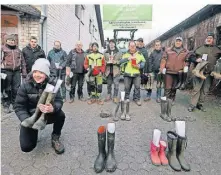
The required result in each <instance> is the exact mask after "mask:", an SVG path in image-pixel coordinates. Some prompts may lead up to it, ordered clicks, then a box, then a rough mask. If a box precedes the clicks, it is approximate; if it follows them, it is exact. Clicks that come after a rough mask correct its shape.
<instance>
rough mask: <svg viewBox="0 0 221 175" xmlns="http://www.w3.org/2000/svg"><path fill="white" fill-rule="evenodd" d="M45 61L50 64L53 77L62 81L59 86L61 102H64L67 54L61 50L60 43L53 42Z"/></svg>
mask: <svg viewBox="0 0 221 175" xmlns="http://www.w3.org/2000/svg"><path fill="white" fill-rule="evenodd" d="M47 59H48V60H49V62H50V64H51V69H52V70H54V71H55V76H56V77H58V78H59V79H61V80H63V83H62V85H61V91H62V98H63V102H66V88H65V75H66V72H65V69H66V62H67V53H66V52H65V51H64V50H63V49H62V48H61V42H60V41H55V42H54V48H53V49H52V50H50V51H49V53H48V57H47Z"/></svg>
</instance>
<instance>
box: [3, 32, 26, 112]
mask: <svg viewBox="0 0 221 175" xmlns="http://www.w3.org/2000/svg"><path fill="white" fill-rule="evenodd" d="M1 53H2V59H1V66H2V67H1V69H2V70H4V73H5V74H6V75H7V76H6V79H5V83H6V84H5V93H6V94H7V98H5V99H4V100H3V109H4V112H5V113H10V112H12V111H11V110H10V108H9V107H10V104H11V103H12V105H13V108H14V103H15V97H16V94H17V91H18V89H19V87H20V84H21V73H22V76H23V78H25V77H26V75H27V72H26V64H25V60H24V57H23V55H22V52H21V50H20V49H18V47H17V46H16V45H15V37H14V35H9V36H7V38H6V44H5V45H4V46H2V48H1ZM21 71H22V72H21Z"/></svg>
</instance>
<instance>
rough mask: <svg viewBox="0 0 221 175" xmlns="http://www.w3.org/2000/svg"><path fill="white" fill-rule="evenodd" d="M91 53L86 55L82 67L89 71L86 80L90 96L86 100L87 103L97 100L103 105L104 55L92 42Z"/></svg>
mask: <svg viewBox="0 0 221 175" xmlns="http://www.w3.org/2000/svg"><path fill="white" fill-rule="evenodd" d="M92 51H93V52H92V53H91V54H89V55H87V56H86V59H85V61H84V67H85V69H86V70H88V71H89V72H91V73H90V75H89V80H88V82H89V83H90V85H91V98H90V99H89V100H88V104H93V103H95V102H97V104H99V105H103V101H102V99H101V93H102V84H103V78H102V75H103V74H104V72H105V66H106V63H105V59H104V56H103V55H102V54H101V53H99V51H98V44H97V43H96V42H94V43H93V44H92Z"/></svg>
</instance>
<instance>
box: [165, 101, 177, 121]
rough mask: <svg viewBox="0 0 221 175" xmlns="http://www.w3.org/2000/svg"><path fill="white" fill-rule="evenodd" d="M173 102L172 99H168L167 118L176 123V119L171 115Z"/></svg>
mask: <svg viewBox="0 0 221 175" xmlns="http://www.w3.org/2000/svg"><path fill="white" fill-rule="evenodd" d="M172 103H173V101H172V100H171V99H169V98H168V100H167V112H166V113H167V116H168V118H169V119H170V121H176V118H174V117H173V116H172V115H171V109H172V105H173V104H172Z"/></svg>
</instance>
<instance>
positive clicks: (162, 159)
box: [159, 141, 168, 165]
mask: <svg viewBox="0 0 221 175" xmlns="http://www.w3.org/2000/svg"><path fill="white" fill-rule="evenodd" d="M166 148H167V144H166V142H165V141H160V151H159V157H160V162H161V165H168V159H167V157H166V155H165V151H166Z"/></svg>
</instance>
